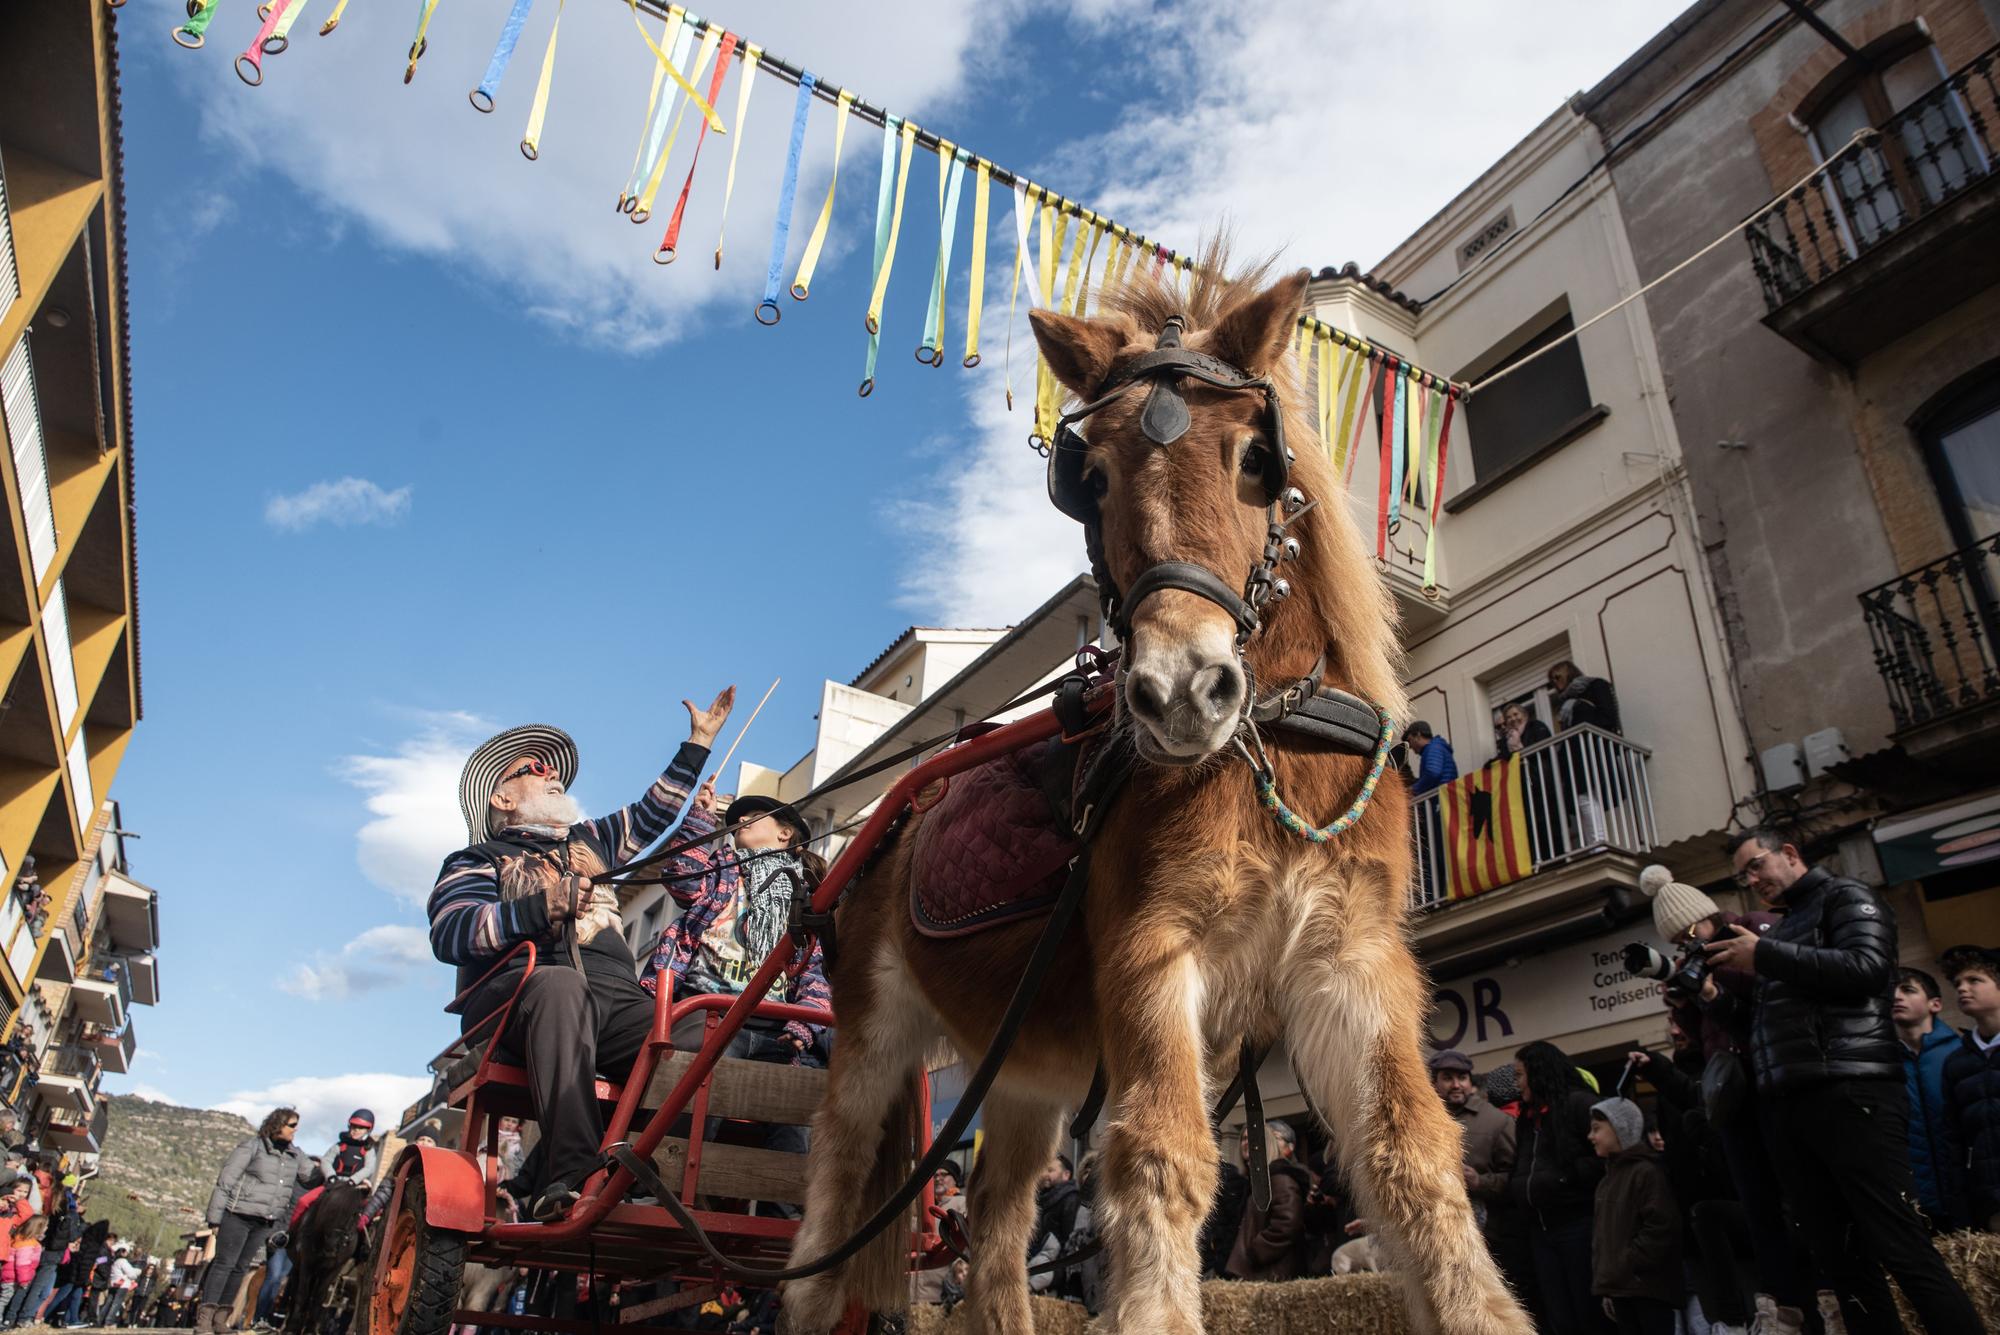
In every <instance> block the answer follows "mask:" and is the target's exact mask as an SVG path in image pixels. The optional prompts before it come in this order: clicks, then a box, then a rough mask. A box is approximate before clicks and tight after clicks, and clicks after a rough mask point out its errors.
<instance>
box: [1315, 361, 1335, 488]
mask: <svg viewBox="0 0 2000 1335" xmlns="http://www.w3.org/2000/svg"><path fill="white" fill-rule="evenodd" d="M1334 355H1335V354H1334V350H1333V335H1331V334H1329V333H1326V332H1324V331H1322V332H1321V334H1320V339H1319V376H1318V381H1319V384H1318V391H1319V393H1318V398H1319V439H1320V444H1321V445H1323V446H1325V447H1326V452H1327V457H1328V458H1329V459H1330V458H1332V457H1333V449H1332V446H1333V361H1334Z"/></svg>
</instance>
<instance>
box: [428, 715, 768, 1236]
mask: <svg viewBox="0 0 2000 1335" xmlns="http://www.w3.org/2000/svg"><path fill="white" fill-rule="evenodd" d="M735 701H736V688H735V687H733V686H731V687H728V688H727V689H725V690H723V691H722V692H721V693H720V694H718V695H717V696H716V697H715V702H714V703H713V704H711V705H710V706H709V707H708V708H707V709H698V708H696V707H695V705H694V702H693V701H691V700H683V701H682V702H681V703H682V705H683V706H684V707H685V708H686V709H687V712H688V737H687V740H686V741H685V742H683V743H682V744H681V746H680V749H679V750H678V751H677V752H675V754H674V758H673V759H672V760H671V761H669V762H668V763H667V768H666V771H665V773H663V774H661V775H660V777H659V778H657V779H655V780H653V783H652V786H651V787H649V788H648V789H647V790H646V791H645V793H644V794H642V795H641V796H640V797H639V799H638V800H637V801H636V802H633V803H631V804H630V805H628V806H623V807H620V808H619V809H618V810H616V811H614V812H612V813H611V814H609V815H607V816H600V817H598V818H596V819H595V820H591V819H586V818H585V817H584V814H583V810H582V808H581V807H579V806H578V805H577V803H576V799H575V798H573V797H571V796H570V793H569V785H570V784H571V783H572V782H573V781H574V780H575V778H576V768H577V754H576V743H575V742H573V741H571V740H570V738H569V735H568V734H567V733H565V732H563V731H562V730H561V729H559V728H551V727H546V726H543V725H540V724H532V725H529V726H526V727H520V728H510V729H508V730H507V731H506V732H503V733H500V734H499V735H497V736H495V737H491V738H488V739H487V740H486V741H485V742H482V743H481V744H480V745H479V747H478V748H477V749H476V750H474V751H473V753H472V755H471V756H470V757H469V758H468V759H467V760H466V762H465V769H464V771H463V772H462V773H461V774H460V776H459V781H458V800H459V807H460V810H461V813H462V814H463V815H464V817H465V832H466V834H467V836H468V845H469V846H468V847H465V848H462V849H460V850H459V851H457V852H456V853H453V854H452V855H451V856H450V857H448V858H446V859H445V860H444V866H443V867H442V868H441V869H440V870H439V871H438V877H437V884H436V886H435V888H433V889H432V891H431V897H430V904H429V906H428V911H429V914H430V920H431V952H432V953H433V954H434V955H436V956H437V957H438V958H439V959H440V960H442V961H444V962H445V963H446V964H455V965H457V966H458V988H457V990H458V991H459V992H460V993H466V992H470V993H471V995H470V996H469V997H468V998H467V999H466V1002H465V1005H464V1007H463V1014H462V1015H461V1022H462V1025H463V1028H464V1029H465V1030H468V1031H469V1030H473V1029H476V1028H478V1026H480V1025H481V1024H482V1023H483V1022H485V1021H486V1020H487V1019H488V1018H490V1017H491V1016H493V1015H494V1014H495V1013H496V1012H498V1011H499V1010H500V1009H501V1008H502V1007H504V1006H507V1005H508V1004H509V1003H510V1002H511V1003H512V1005H513V1010H512V1011H511V1013H510V1014H509V1017H508V1020H507V1024H506V1032H505V1033H503V1034H500V1035H498V1036H497V1039H494V1041H497V1042H498V1044H499V1051H500V1052H502V1053H504V1054H505V1055H506V1056H507V1058H508V1059H509V1060H510V1061H516V1062H522V1063H524V1064H525V1065H526V1066H527V1068H528V1089H529V1093H530V1094H531V1096H532V1098H533V1102H534V1108H535V1118H536V1120H537V1121H538V1122H539V1123H540V1124H541V1128H542V1139H541V1141H540V1143H539V1144H538V1145H537V1146H536V1148H535V1151H534V1152H533V1153H531V1154H530V1155H529V1156H528V1158H527V1160H526V1162H525V1163H524V1164H523V1166H522V1176H523V1177H524V1178H526V1179H528V1181H527V1182H526V1183H525V1185H524V1186H523V1187H522V1190H523V1191H524V1192H533V1193H537V1194H536V1195H535V1196H534V1204H533V1206H532V1208H531V1210H530V1213H531V1214H532V1215H533V1217H534V1218H536V1219H539V1220H543V1221H545V1222H546V1221H552V1220H555V1219H558V1218H560V1217H561V1216H562V1215H564V1214H565V1213H567V1212H568V1209H569V1207H570V1205H571V1204H572V1203H574V1202H575V1200H576V1198H577V1191H576V1188H577V1187H578V1186H580V1185H582V1183H583V1180H584V1179H585V1178H586V1177H587V1176H589V1174H590V1171H591V1169H592V1168H593V1167H594V1166H595V1165H596V1163H597V1158H598V1144H599V1142H600V1141H601V1140H602V1139H603V1135H604V1114H603V1111H602V1109H601V1108H600V1107H599V1106H598V1102H597V1097H596V1090H595V1084H594V1082H595V1078H596V1077H597V1076H598V1075H603V1076H605V1077H607V1078H609V1079H612V1080H622V1079H624V1078H625V1076H626V1075H627V1074H629V1073H630V1071H631V1069H632V1063H633V1061H634V1059H635V1058H637V1056H638V1055H639V1051H640V1049H641V1048H642V1047H643V1046H644V1045H645V1041H646V1035H647V1033H648V1031H649V1030H650V1028H651V1025H652V1020H653V998H652V997H651V996H650V995H648V994H647V992H646V991H645V990H644V989H643V988H641V987H640V986H639V979H638V973H639V965H638V961H637V960H635V959H633V957H632V948H631V947H630V946H628V945H627V944H626V943H625V933H624V932H623V930H621V928H620V926H619V921H618V898H617V895H616V894H615V893H614V892H613V891H612V890H611V889H610V888H609V887H594V886H593V884H592V878H593V877H596V876H602V875H603V874H604V873H605V872H607V871H609V870H610V869H611V868H612V867H614V866H617V865H619V864H622V863H624V862H626V861H627V860H629V859H631V858H634V857H636V856H638V855H639V854H640V853H641V852H642V851H644V850H645V848H646V847H647V845H649V844H651V843H652V842H653V841H654V840H655V839H657V838H659V837H660V836H661V835H662V834H665V833H666V831H667V829H668V827H669V826H671V825H672V824H673V823H674V819H675V817H677V816H678V815H679V814H680V811H681V807H682V805H683V804H685V803H686V801H687V799H688V795H689V793H690V792H692V791H693V789H694V784H695V780H696V779H697V778H699V777H700V775H701V770H702V766H704V765H706V764H707V763H708V749H709V745H710V743H712V742H714V740H715V734H716V733H717V731H719V730H720V729H721V727H722V724H723V721H724V720H725V719H727V718H728V717H729V710H730V706H731V705H733V704H734V703H735ZM524 942H533V943H534V945H535V951H536V954H535V966H534V971H533V972H532V973H527V981H526V982H525V983H523V981H522V975H523V974H524V972H526V970H527V968H528V961H527V953H526V952H525V951H523V952H521V953H520V954H517V955H514V956H513V958H512V959H510V960H509V961H508V963H507V964H506V965H505V966H504V967H499V968H497V969H496V964H497V962H498V961H499V960H500V959H501V957H502V956H505V955H507V954H508V952H510V951H513V950H514V949H515V948H516V947H518V946H520V945H522V943H524ZM489 972H491V973H493V975H494V976H491V977H489V976H488V974H489ZM517 991H518V993H519V997H518V999H517V998H516V996H515V994H516V992H517ZM491 1029H492V1026H490V1025H489V1026H487V1028H486V1029H484V1030H481V1031H480V1039H481V1041H486V1040H487V1039H489V1038H493V1036H492V1034H491Z"/></svg>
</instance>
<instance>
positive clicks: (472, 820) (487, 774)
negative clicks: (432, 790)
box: [458, 723, 576, 844]
mask: <svg viewBox="0 0 2000 1335" xmlns="http://www.w3.org/2000/svg"><path fill="white" fill-rule="evenodd" d="M520 756H533V757H535V758H536V759H537V760H541V761H544V762H545V763H547V764H550V765H553V766H555V769H556V776H557V777H558V778H560V779H561V780H562V785H563V787H564V788H568V787H569V786H570V785H571V784H572V783H575V782H576V743H575V742H573V741H571V740H570V736H569V734H568V733H566V732H564V731H563V730H562V729H561V728H552V727H550V726H549V725H548V724H546V723H527V724H523V725H522V726H521V727H518V728H509V729H507V731H505V732H503V733H500V734H499V735H497V736H494V737H489V738H487V739H486V740H485V741H483V742H481V743H480V744H479V747H478V749H477V750H475V751H474V752H473V753H472V755H471V757H470V758H468V759H467V760H466V762H465V770H464V772H463V773H461V774H460V775H459V776H458V805H459V809H460V810H461V811H463V812H464V813H465V835H466V838H467V839H468V840H470V841H471V842H472V843H475V844H477V843H482V842H484V841H485V840H486V839H488V838H490V837H491V836H490V833H489V831H488V830H487V828H486V813H487V811H488V810H489V809H490V808H491V806H492V803H493V790H494V789H495V788H498V787H499V786H500V779H501V777H502V776H501V773H500V771H501V769H502V767H504V766H505V765H506V764H507V762H508V761H510V760H514V759H516V758H518V757H520Z"/></svg>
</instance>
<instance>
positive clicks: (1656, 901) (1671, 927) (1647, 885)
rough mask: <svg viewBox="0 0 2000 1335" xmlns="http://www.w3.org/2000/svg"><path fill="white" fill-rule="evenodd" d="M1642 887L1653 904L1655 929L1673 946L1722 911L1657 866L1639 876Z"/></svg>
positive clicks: (1700, 893) (1709, 900) (1654, 865)
mask: <svg viewBox="0 0 2000 1335" xmlns="http://www.w3.org/2000/svg"><path fill="white" fill-rule="evenodd" d="M1639 888H1640V889H1641V890H1644V891H1645V892H1646V897H1647V898H1648V899H1650V900H1652V901H1653V928H1654V930H1655V931H1657V932H1659V934H1660V937H1661V939H1662V940H1664V941H1666V942H1667V943H1668V944H1669V945H1673V944H1675V943H1677V942H1679V941H1680V939H1681V938H1682V937H1684V936H1686V935H1687V929H1688V928H1690V927H1692V926H1694V925H1695V924H1696V923H1698V922H1700V921H1701V920H1702V919H1703V918H1709V917H1713V916H1714V915H1715V914H1717V913H1719V912H1720V911H1721V910H1719V909H1718V908H1716V906H1715V901H1714V900H1712V899H1710V898H1709V897H1708V896H1707V895H1704V894H1703V893H1702V892H1701V891H1699V890H1697V889H1695V888H1694V887H1693V886H1691V885H1687V884H1685V883H1683V882H1681V881H1676V880H1675V879H1674V874H1673V873H1672V872H1670V871H1668V870H1667V869H1666V868H1665V867H1662V866H1661V865H1660V864H1659V863H1657V862H1656V863H1654V864H1653V865H1652V866H1650V867H1648V868H1646V870H1644V871H1642V872H1640V873H1639Z"/></svg>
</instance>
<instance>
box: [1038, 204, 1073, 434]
mask: <svg viewBox="0 0 2000 1335" xmlns="http://www.w3.org/2000/svg"><path fill="white" fill-rule="evenodd" d="M1068 231H1069V214H1068V213H1067V212H1066V211H1064V210H1063V209H1061V208H1059V207H1057V205H1056V204H1055V202H1054V201H1053V200H1052V199H1051V198H1050V197H1049V195H1048V193H1047V192H1046V191H1044V192H1043V194H1042V208H1041V217H1040V219H1039V221H1038V222H1037V225H1036V242H1037V246H1038V250H1037V254H1036V261H1037V262H1036V266H1035V273H1036V277H1037V279H1038V281H1039V282H1040V284H1041V294H1042V305H1043V306H1044V307H1045V308H1047V309H1049V310H1055V311H1060V310H1061V309H1062V305H1061V296H1060V294H1059V293H1058V292H1057V290H1056V259H1057V257H1058V256H1060V255H1061V254H1062V248H1063V238H1064V237H1065V236H1066V235H1067V234H1068ZM1055 399H1056V390H1055V377H1054V376H1053V375H1051V374H1050V372H1049V364H1048V361H1047V359H1046V358H1044V357H1042V355H1041V352H1040V349H1039V348H1038V349H1037V350H1036V354H1035V425H1034V430H1033V432H1032V434H1031V435H1030V436H1029V437H1028V439H1029V440H1030V441H1031V442H1036V443H1039V444H1040V446H1041V447H1042V448H1044V449H1047V448H1049V447H1051V446H1052V445H1053V444H1054V442H1055V438H1056V435H1055V432H1056V411H1055Z"/></svg>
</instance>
